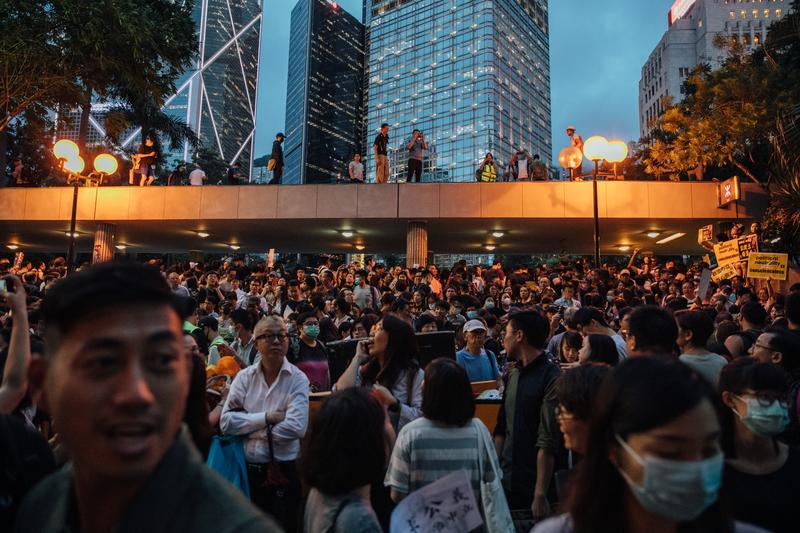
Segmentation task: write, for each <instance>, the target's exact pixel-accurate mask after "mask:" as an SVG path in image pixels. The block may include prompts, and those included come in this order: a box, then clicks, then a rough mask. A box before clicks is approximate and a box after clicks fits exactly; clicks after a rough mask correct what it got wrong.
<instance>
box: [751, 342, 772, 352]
mask: <svg viewBox="0 0 800 533" xmlns="http://www.w3.org/2000/svg"><path fill="white" fill-rule="evenodd" d="M756 348H761V349H762V350H767V351H770V352H774V351H775V350H773V349H772V348H770V347H769V346H766V345H764V344H759V343H757V342H756V343H755V344H754V345H753V347H752V348H751V349H750V351H751V352H752V351H753V350H755V349H756Z"/></svg>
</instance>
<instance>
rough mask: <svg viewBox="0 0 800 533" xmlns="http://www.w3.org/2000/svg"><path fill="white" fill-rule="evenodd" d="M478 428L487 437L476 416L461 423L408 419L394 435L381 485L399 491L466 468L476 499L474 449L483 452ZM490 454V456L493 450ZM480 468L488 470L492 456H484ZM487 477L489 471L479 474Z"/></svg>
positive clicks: (477, 478)
mask: <svg viewBox="0 0 800 533" xmlns="http://www.w3.org/2000/svg"><path fill="white" fill-rule="evenodd" d="M478 431H481V432H484V433H485V434H486V435H485V437H486V438H487V439H489V440H491V437H490V436H489V430H488V429H486V426H484V425H483V423H482V422H481V421H480V420H478V419H477V418H476V419H473V420H472V421H471V422H469V423H467V424H465V425H464V426H461V427H454V426H448V425H445V424H442V423H440V422H434V421H433V420H430V419H427V418H418V419H416V420H414V421H413V422H409V423H408V424H407V425H406V426H405V427H403V429H402V430H400V433H399V434H398V435H397V442H396V444H395V446H394V451H393V452H392V459H391V461H390V462H389V469H388V471H387V472H386V478H385V479H384V482H383V483H384V485H386V486H387V487H391V488H393V489H395V490H396V491H397V492H400V493H402V494H410V493H411V492H414V491H415V490H417V489H420V488H422V487H424V486H425V485H428V484H429V483H433V482H434V481H436V480H438V479H440V478H442V477H444V476H446V475H448V474H450V473H452V472H457V471H459V470H466V471H467V473H468V474H469V476H470V479H471V480H472V488H473V490H474V491H475V497H476V499H477V501H480V497H481V493H480V481H481V475H480V472H479V463H478V453H479V452H480V453H485V451H484V447H483V446H482V444H481V442H482V441H481V440H480V439H479V435H478ZM490 455H492V456H494V453H491V454H490ZM483 461H484V468H485V469H486V470H487V472H489V471H490V468H491V466H490V465H491V463H490V462H489V461H492V462H493V463H497V458H496V457H486V456H484V459H483ZM483 477H484V479H487V480H488V479H491V474H487V475H486V476H483Z"/></svg>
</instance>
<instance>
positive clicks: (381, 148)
mask: <svg viewBox="0 0 800 533" xmlns="http://www.w3.org/2000/svg"><path fill="white" fill-rule="evenodd" d="M373 144H374V145H375V146H377V147H378V155H388V152H387V151H386V147H387V145H388V144H389V136H388V135H383V134H382V133H379V134H378V136H377V137H375V142H374V143H373Z"/></svg>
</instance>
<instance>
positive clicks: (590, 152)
mask: <svg viewBox="0 0 800 533" xmlns="http://www.w3.org/2000/svg"><path fill="white" fill-rule="evenodd" d="M583 155H585V156H586V157H587V158H588V159H590V160H592V161H602V160H603V159H605V158H606V156H607V155H608V141H607V140H606V138H605V137H602V136H600V135H595V136H593V137H589V138H588V139H586V142H585V143H584V144H583Z"/></svg>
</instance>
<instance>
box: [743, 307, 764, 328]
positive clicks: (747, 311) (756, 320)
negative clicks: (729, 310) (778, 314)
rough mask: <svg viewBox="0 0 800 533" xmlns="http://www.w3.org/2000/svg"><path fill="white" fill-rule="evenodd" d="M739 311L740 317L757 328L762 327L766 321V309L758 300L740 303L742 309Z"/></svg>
mask: <svg viewBox="0 0 800 533" xmlns="http://www.w3.org/2000/svg"><path fill="white" fill-rule="evenodd" d="M739 312H740V313H741V315H742V318H744V319H745V320H747V321H748V322H750V323H751V324H753V325H754V326H756V327H757V328H761V327H764V324H765V323H766V322H767V310H766V309H764V306H763V305H761V304H760V303H758V302H746V303H745V304H744V305H742V309H741V311H739Z"/></svg>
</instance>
